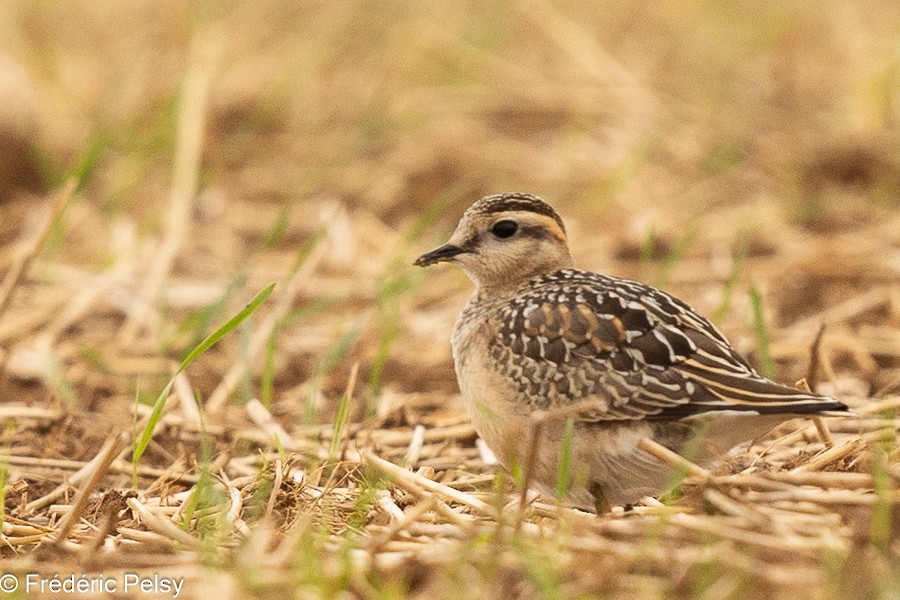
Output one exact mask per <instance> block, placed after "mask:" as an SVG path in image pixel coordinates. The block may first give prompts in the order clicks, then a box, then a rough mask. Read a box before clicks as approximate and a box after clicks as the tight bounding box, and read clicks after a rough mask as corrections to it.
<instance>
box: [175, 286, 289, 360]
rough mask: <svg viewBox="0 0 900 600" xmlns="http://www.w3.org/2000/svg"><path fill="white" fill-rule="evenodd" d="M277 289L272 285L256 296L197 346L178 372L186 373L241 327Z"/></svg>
mask: <svg viewBox="0 0 900 600" xmlns="http://www.w3.org/2000/svg"><path fill="white" fill-rule="evenodd" d="M274 289H275V284H274V283H270V284H269V285H268V286H267V287H266V288H265V289H264V290H262V291H261V292H259V293H258V294H256V297H254V298H253V300H251V301H250V303H249V304H247V306H245V307H244V308H243V309H242V310H241V311H240V312H239V313H238V314H236V315H234V316H233V317H231V318H230V319H229V320H228V322H227V323H225V324H224V325H222V326H221V327H219V328H218V329H216V330H215V331H213V332H212V333H211V334H209V335H208V336H206V339H204V340H203V341H202V342H200V343H199V344H197V347H196V348H194V349H193V350H191V352H190V353H189V354H188V355H187V357H186V358H185V359H184V360H183V361H181V366H179V367H178V372H179V373H180V372H181V371H184V370H185V369H186V368H187V367H188V365H189V364H191V363H192V362H194V360H195V359H196V358H197V357H198V356H200V355H201V354H203V353H204V352H206V351H207V350H208V349H209V348H210V347H211V346H212V345H213V344H215V343H216V342H218V341H219V340H221V339H222V338H223V337H225V336H226V335H228V333H229V332H230V331H231V330H232V329H234V328H235V327H237V326H238V325H240V324H241V323H242V322H243V321H244V319H246V318H247V317H249V316H250V315H251V314H252V313H253V311H255V310H256V309H257V308H259V305H260V304H262V303H263V302H265V301H266V300H267V299H268V297H269V296H270V295H272V290H274Z"/></svg>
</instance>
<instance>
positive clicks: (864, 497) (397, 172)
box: [0, 0, 900, 598]
mask: <svg viewBox="0 0 900 600" xmlns="http://www.w3.org/2000/svg"><path fill="white" fill-rule="evenodd" d="M895 4H896V3H892V2H879V1H876V0H867V1H866V2H861V3H855V4H841V3H832V4H821V3H809V4H792V3H783V2H761V3H760V2H753V3H750V2H735V3H705V4H698V5H696V6H687V5H684V4H683V3H675V2H659V3H653V4H652V7H653V8H639V7H636V6H632V5H631V4H630V3H619V2H598V3H594V4H593V5H592V6H590V7H586V6H583V5H582V4H581V3H574V2H571V3H569V2H566V3H550V2H546V1H544V0H529V1H528V2H523V3H508V4H507V3H494V4H491V5H483V4H480V3H468V4H463V3H446V4H435V5H428V4H424V3H416V2H402V1H396V2H387V3H380V2H379V3H375V2H359V3H354V4H352V5H348V4H342V3H332V4H328V5H326V4H319V3H308V4H289V3H280V2H269V1H264V2H253V3H226V4H220V5H210V4H204V3H199V2H185V3H179V2H144V3H123V4H121V5H119V4H110V3H106V2H98V1H97V0H80V1H78V2H75V3H55V4H54V3H36V2H32V1H30V0H11V1H8V2H6V4H5V6H4V10H3V11H2V12H0V30H2V31H4V32H5V34H4V38H3V39H4V42H3V44H4V46H3V47H0V100H2V106H3V107H4V108H3V109H2V111H0V215H2V218H0V241H2V244H3V250H2V253H0V267H2V268H3V270H4V274H3V281H2V283H0V316H2V319H0V366H2V373H0V390H2V404H0V421H2V422H3V423H4V434H3V439H2V445H0V476H2V477H0V479H2V480H3V482H4V485H3V486H2V489H3V498H4V502H5V511H4V514H3V529H2V542H3V548H2V553H3V557H4V558H3V564H2V569H0V570H4V571H10V572H14V573H17V574H20V575H21V574H24V573H27V572H39V573H42V574H44V575H45V576H48V577H49V576H52V575H53V574H59V575H60V576H67V575H68V574H72V573H75V574H81V573H87V574H92V573H93V574H96V573H101V572H102V573H105V574H106V575H108V576H109V575H115V574H121V573H123V572H125V571H136V572H141V573H147V574H153V573H159V574H162V575H166V576H174V577H185V578H186V583H185V588H184V591H183V592H182V595H181V596H179V597H188V598H195V597H209V594H217V597H221V598H246V597H261V598H262V597H265V598H269V597H272V598H276V597H278V598H280V597H285V596H289V595H293V596H295V597H301V598H307V597H309V598H318V597H329V598H336V597H341V598H344V597H362V598H391V597H397V598H425V597H433V596H437V597H467V598H474V597H549V598H557V597H558V598H569V597H575V598H589V597H625V596H626V595H627V596H629V597H640V598H655V597H673V596H675V597H698V598H749V597H771V596H780V597H791V598H796V597H810V598H830V597H833V598H839V597H841V598H842V597H848V596H853V597H872V598H876V597H879V598H880V597H893V596H891V594H895V593H896V592H893V591H892V590H895V589H896V586H898V585H900V567H898V564H900V527H898V524H900V457H898V450H897V445H896V442H897V428H898V426H900V420H898V414H900V413H898V407H900V395H898V393H900V391H898V390H900V201H898V198H900V145H898V142H897V140H898V139H900V135H898V134H900V132H898V122H900V91H898V90H900V78H898V73H900V70H898V69H900V65H898V55H897V51H896V48H897V44H898V41H900V30H898V27H897V23H900V8H898V7H897V6H896V5H895ZM503 190H520V191H530V192H534V193H538V194H540V195H543V196H544V197H546V198H547V199H548V200H550V201H551V202H552V203H554V205H556V206H557V207H558V208H559V209H560V211H561V212H562V213H563V216H564V218H566V220H567V223H568V225H569V229H570V235H571V238H572V241H573V251H574V254H575V257H576V262H577V263H579V264H580V265H581V266H585V267H589V268H594V269H597V270H602V271H605V272H610V273H614V274H617V275H621V276H626V277H633V278H639V279H642V280H644V281H648V282H651V283H656V284H659V285H663V286H664V287H665V288H666V289H667V290H669V291H672V292H673V293H675V294H677V295H679V296H680V297H682V298H684V299H686V300H688V301H689V302H690V303H691V304H692V305H694V306H695V307H696V308H697V309H699V310H700V311H701V312H703V313H705V314H707V315H711V316H714V318H715V320H716V321H717V323H718V324H719V325H721V327H722V328H723V329H724V330H725V331H726V332H727V333H728V335H729V336H730V337H731V338H732V339H733V340H734V341H735V343H736V345H738V347H739V348H740V349H742V350H743V351H745V352H746V353H747V354H748V355H749V356H750V357H751V360H753V361H755V362H756V363H757V364H759V365H762V366H763V368H771V369H772V370H773V374H774V376H775V377H776V378H777V379H779V380H782V381H788V382H792V381H796V380H799V379H800V378H802V377H806V379H807V381H808V382H810V384H811V385H813V387H816V388H817V389H818V390H819V391H823V392H828V393H831V394H834V395H837V396H838V397H839V398H841V399H842V400H845V401H846V402H847V403H848V404H850V405H852V406H853V407H854V408H855V409H856V410H857V411H858V412H859V413H860V417H859V418H854V419H842V420H829V421H828V422H827V425H828V428H829V430H830V433H831V436H832V437H833V443H829V444H826V443H823V441H822V439H821V435H820V434H819V433H818V432H817V428H816V427H815V426H814V424H813V423H811V422H803V421H795V422H790V423H787V424H785V425H783V426H782V427H781V428H779V429H778V430H776V431H775V432H772V433H771V434H770V435H768V436H767V437H766V438H765V439H762V440H758V441H757V442H755V443H754V444H751V445H749V446H748V447H745V448H741V449H740V450H739V451H738V452H736V453H735V454H734V455H733V456H731V457H729V458H728V459H727V460H726V461H725V462H723V464H721V465H719V466H717V467H716V468H715V469H714V470H713V471H712V472H711V473H706V472H703V471H702V470H699V471H698V470H696V469H694V468H693V467H692V466H691V465H688V464H685V463H684V462H683V461H681V460H679V459H678V458H677V457H666V459H667V460H672V461H673V464H675V465H678V466H680V467H681V468H683V469H688V470H689V471H688V472H690V473H692V474H691V475H690V477H688V478H687V479H686V480H685V481H684V482H683V484H684V485H683V486H682V490H681V491H682V493H680V494H677V495H672V496H670V497H667V498H664V499H663V500H664V501H663V502H662V503H661V502H658V501H655V500H653V499H647V501H646V502H645V504H644V505H643V506H640V507H637V508H635V510H633V511H629V512H613V513H611V514H608V515H603V516H600V517H598V516H596V515H589V514H584V513H580V512H578V511H574V510H571V509H568V508H565V507H560V506H557V505H556V504H554V503H553V502H552V499H546V498H536V497H534V496H533V495H532V494H524V495H520V493H519V491H518V488H517V486H516V485H515V483H514V482H511V481H509V480H508V478H506V477H505V476H503V475H502V474H498V473H497V472H496V470H495V468H494V467H492V466H491V465H490V462H491V457H490V455H489V452H487V451H486V450H485V449H484V448H483V447H482V446H481V445H480V444H479V443H477V441H476V439H475V434H474V431H473V429H472V428H471V425H470V424H469V422H468V419H467V418H466V416H465V414H464V413H463V411H462V408H461V406H460V404H459V402H458V400H457V396H456V384H455V380H454V377H453V371H452V365H451V362H450V356H449V349H448V344H447V336H448V333H449V330H450V327H451V324H452V321H453V318H454V317H455V314H456V312H457V311H458V309H459V307H460V306H461V305H462V303H463V302H464V299H465V297H466V295H467V293H468V291H469V285H468V282H467V281H466V280H465V279H464V277H463V276H462V275H461V274H459V273H456V272H453V271H450V270H435V271H429V272H427V273H426V272H424V271H418V270H414V269H413V268H412V267H410V266H408V265H409V264H410V263H411V261H412V260H413V258H414V257H415V256H416V255H417V253H420V252H422V251H424V250H426V249H428V248H430V247H432V246H433V245H434V244H436V243H438V242H440V241H442V240H443V238H444V237H445V236H446V235H447V234H448V233H449V230H450V228H451V227H452V226H453V224H454V222H455V220H456V218H457V217H458V215H459V214H460V212H461V211H462V210H463V209H464V207H465V206H467V205H468V203H469V202H471V201H472V200H473V199H474V198H476V197H478V196H479V195H481V194H483V193H488V192H495V191H503ZM272 281H275V282H277V283H278V286H277V287H276V291H275V293H274V294H273V296H272V298H270V299H269V301H268V302H267V303H266V304H265V305H264V306H263V307H262V308H261V309H260V310H258V311H257V312H256V313H254V314H253V315H252V316H251V317H250V319H249V320H247V321H245V322H244V323H243V324H242V325H241V326H240V327H239V328H238V329H237V330H235V331H234V332H232V333H231V335H230V336H228V337H227V338H225V339H224V340H223V341H221V342H220V343H219V344H217V345H216V346H214V347H213V348H211V349H210V350H208V351H207V352H205V353H204V354H203V355H202V356H200V358H199V359H198V360H197V361H196V362H195V363H194V364H192V365H191V366H190V367H189V368H188V369H187V370H186V371H185V372H183V373H181V374H179V375H178V376H177V377H176V380H175V384H174V386H173V388H172V390H173V393H172V395H171V397H170V398H169V399H168V402H167V403H166V405H165V408H164V412H163V416H162V418H161V421H160V424H159V425H158V426H157V427H156V430H155V432H154V435H153V438H152V441H151V443H150V445H149V446H148V449H147V451H146V453H145V454H144V455H143V457H142V458H141V460H140V462H139V464H138V465H137V469H136V471H135V470H133V467H132V464H131V460H130V457H131V451H132V447H133V440H132V435H133V433H134V427H135V425H134V424H135V423H137V424H138V425H141V424H143V423H146V422H147V419H148V415H149V413H150V406H149V404H150V403H152V401H153V399H154V398H155V397H156V395H157V394H158V393H159V392H160V390H162V389H163V387H164V385H165V383H166V381H167V380H168V379H169V377H171V376H172V375H173V374H174V373H175V372H176V369H177V367H178V364H179V362H180V361H181V360H182V359H183V358H184V357H185V355H186V354H187V353H188V352H189V351H190V350H191V348H193V347H194V346H196V344H197V343H198V342H200V340H202V339H203V338H204V337H205V336H206V335H208V334H209V333H210V332H211V331H213V330H214V329H215V328H216V327H217V326H218V325H219V324H221V323H222V322H224V321H226V320H227V319H228V318H229V316H231V315H232V314H234V313H235V312H236V311H237V310H238V309H239V308H240V307H241V306H242V305H243V304H244V303H245V302H247V301H248V300H249V299H250V298H251V297H252V296H253V295H254V293H256V292H257V291H259V290H260V289H262V288H264V287H265V286H266V285H267V284H269V283H270V282H272ZM754 290H755V291H756V292H757V293H758V298H759V300H760V302H759V306H761V307H762V311H761V312H758V314H757V315H756V317H757V319H756V322H755V321H754V306H755V305H754V302H753V301H752V298H753V294H751V293H750V292H751V291H754ZM823 323H824V324H825V325H826V329H825V331H824V333H823V334H822V336H821V339H820V340H818V342H817V343H815V344H814V340H816V339H817V338H816V334H817V331H819V327H820V325H821V324H823ZM811 348H814V350H813V351H812V352H811ZM811 363H812V364H815V365H817V366H816V367H815V368H813V369H811V370H809V365H810V364H811ZM651 450H652V449H651ZM142 597H144V596H142Z"/></svg>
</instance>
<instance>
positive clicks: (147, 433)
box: [131, 283, 275, 468]
mask: <svg viewBox="0 0 900 600" xmlns="http://www.w3.org/2000/svg"><path fill="white" fill-rule="evenodd" d="M273 289H275V284H274V283H271V284H269V285H268V286H267V287H266V288H265V289H263V290H262V291H261V292H259V293H258V294H256V296H255V297H254V298H253V300H251V301H250V303H249V304H247V306H245V307H244V308H243V309H242V310H241V311H240V312H238V313H237V314H236V315H235V316H233V317H232V318H230V319H229V320H228V322H227V323H225V324H224V325H222V326H221V327H219V328H218V329H216V330H215V331H214V332H212V333H211V334H210V335H209V336H207V337H206V339H205V340H203V341H202V342H200V343H199V344H198V345H197V347H196V348H194V349H193V350H191V352H190V353H188V355H187V357H186V358H185V359H184V360H183V361H181V365H180V366H179V367H178V370H177V371H176V372H175V375H173V376H172V378H171V379H170V380H169V383H167V384H166V387H164V388H163V391H162V392H160V394H159V396H158V397H157V398H156V402H154V403H153V410H152V411H151V412H150V418H149V419H148V420H147V425H146V426H145V427H144V430H143V431H142V432H141V437H140V439H139V440H138V442H137V444H136V445H135V447H134V452H133V454H132V459H131V460H132V464H133V465H137V463H138V461H140V459H141V456H143V455H144V452H145V451H146V450H147V446H148V445H149V444H150V438H151V437H152V436H153V432H154V430H155V429H156V425H157V423H159V419H160V417H162V411H163V407H164V406H165V404H166V398H168V397H169V392H171V391H172V386H173V385H175V378H176V377H177V376H178V374H179V373H181V372H182V371H184V370H185V369H186V368H187V367H188V365H190V364H191V363H192V362H194V360H195V359H196V358H197V357H198V356H200V355H201V354H203V353H204V352H205V351H206V350H208V349H209V348H210V347H211V346H212V345H213V344H215V343H216V342H218V341H219V340H221V339H222V338H223V337H224V336H225V335H227V334H228V332H230V331H231V330H232V329H234V328H235V327H237V326H238V325H240V324H241V323H242V322H243V321H244V319H246V318H247V317H249V316H250V315H251V314H252V313H253V311H255V310H256V309H257V308H259V306H260V304H262V303H263V302H265V301H266V299H267V298H268V297H269V296H270V295H271V294H272V290H273ZM135 468H136V466H135Z"/></svg>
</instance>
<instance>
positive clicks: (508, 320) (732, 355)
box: [415, 194, 847, 510]
mask: <svg viewBox="0 0 900 600" xmlns="http://www.w3.org/2000/svg"><path fill="white" fill-rule="evenodd" d="M440 262H450V263H453V264H455V265H457V266H458V267H460V268H461V269H462V270H463V271H465V273H466V274H467V275H468V276H469V278H471V280H472V281H473V282H474V283H475V291H474V293H473V294H472V296H471V298H469V301H468V302H467V303H466V305H465V307H464V308H463V310H462V312H461V313H460V315H459V318H458V319H457V321H456V325H455V326H454V328H453V334H452V337H451V342H452V347H453V360H454V364H455V367H456V375H457V379H458V381H459V388H460V391H461V392H462V397H463V401H464V404H465V407H466V410H467V411H468V413H469V415H470V416H471V418H472V421H473V423H474V425H475V429H476V431H477V432H478V435H479V436H481V437H482V438H483V439H484V441H485V442H486V443H487V444H488V446H489V447H490V448H491V449H492V450H493V451H494V453H495V454H496V456H497V458H498V460H499V461H500V463H501V464H502V465H503V466H504V467H505V468H507V469H509V468H510V467H511V466H512V465H513V464H515V463H518V465H520V466H521V467H523V468H524V467H525V465H526V461H527V459H528V458H529V451H530V449H531V442H532V441H531V440H530V439H529V431H531V430H532V425H533V423H534V422H535V415H542V416H543V420H542V425H541V427H540V428H539V429H537V431H539V439H537V440H536V442H537V452H536V454H535V455H534V456H533V464H532V465H531V467H532V468H531V471H530V473H529V477H530V481H531V482H532V483H533V484H534V485H535V486H536V487H537V488H538V489H539V490H540V491H541V492H543V493H545V494H548V495H550V496H553V495H555V494H556V491H557V485H558V479H559V466H560V458H561V456H562V454H563V448H564V445H566V444H568V445H569V447H568V453H569V457H570V458H569V461H568V462H569V468H568V477H569V481H568V482H565V485H564V488H565V489H566V490H567V491H566V495H565V498H564V501H566V502H568V503H570V504H572V505H574V506H578V507H581V508H593V509H598V510H599V509H603V508H606V507H608V506H610V505H625V504H633V503H636V502H638V501H639V500H640V498H642V497H643V496H648V495H650V496H652V495H657V494H659V493H660V492H661V491H662V490H663V489H664V488H665V486H666V484H667V483H668V482H669V481H670V478H671V476H672V472H671V469H670V468H669V467H668V466H667V465H666V464H665V463H663V462H662V461H660V460H658V459H657V458H655V457H654V456H652V455H650V454H648V453H646V452H645V451H643V450H642V449H641V448H639V447H638V444H639V443H640V441H641V439H643V438H649V439H651V440H653V441H656V442H658V443H659V444H662V445H663V446H665V447H667V448H669V449H671V450H674V451H676V452H680V451H683V450H684V449H685V447H686V445H688V444H690V447H691V449H692V452H691V455H690V458H692V459H694V460H697V461H700V462H704V461H709V460H712V459H715V458H717V457H721V456H722V455H723V454H724V453H725V452H727V451H728V450H729V449H730V448H732V447H733V446H735V445H737V444H739V443H741V442H744V441H747V440H750V439H753V438H755V437H758V436H759V435H761V434H763V433H765V432H766V431H768V430H769V429H771V428H772V427H774V426H775V425H777V424H779V423H781V422H783V421H785V420H787V419H790V418H792V417H794V416H797V415H817V414H827V413H829V412H831V411H846V410H847V407H846V406H845V405H844V404H842V403H841V402H838V401H837V400H834V399H832V398H828V397H824V396H818V395H815V394H809V393H805V392H803V391H800V390H798V389H795V388H792V387H788V386H784V385H780V384H778V383H775V382H773V381H770V380H769V379H766V378H765V377H763V376H762V375H760V374H759V373H757V372H756V371H755V370H754V369H753V368H752V367H751V366H750V365H749V364H748V363H747V361H746V360H744V359H743V358H742V357H741V356H740V355H739V354H738V353H737V352H736V351H735V349H734V348H733V347H732V346H731V344H730V343H729V342H728V340H727V339H725V337H724V336H723V335H722V334H721V333H720V332H719V331H718V330H717V329H716V328H715V326H713V325H712V323H710V322H709V321H708V320H706V319H705V318H703V317H702V316H700V315H699V314H697V313H696V312H695V311H694V310H693V309H692V308H691V307H689V306H688V305H687V304H685V303H684V302H681V301H680V300H678V299H677V298H674V297H672V296H670V295H669V294H667V293H665V292H663V291H660V290H658V289H656V288H653V287H651V286H648V285H644V284H642V283H638V282H635V281H629V280H625V279H618V278H616V277H610V276H608V275H601V274H599V273H593V272H590V271H582V270H579V269H575V268H573V266H572V259H571V257H570V255H569V248H568V241H567V237H566V231H565V226H564V225H563V222H562V219H560V217H559V215H557V213H556V211H554V210H553V208H551V207H550V205H548V204H547V203H546V202H544V201H543V200H541V199H540V198H537V197H535V196H531V195H528V194H501V195H495V196H487V197H485V198H482V199H481V200H478V201H477V202H475V204H473V205H472V206H471V207H470V208H469V209H468V210H466V212H465V213H464V214H463V216H462V219H461V220H460V222H459V225H458V226H457V227H456V231H455V232H454V233H453V235H452V236H451V238H450V240H449V241H448V243H446V244H444V245H443V246H440V247H439V248H436V249H434V250H432V251H431V252H428V253H426V254H424V255H422V256H421V257H419V258H418V259H417V260H416V262H415V264H416V265H419V266H423V267H424V266H428V265H432V264H435V263H440ZM570 420H571V422H572V423H573V425H572V426H571V429H569V431H571V434H570V435H567V434H566V431H567V422H568V421H570Z"/></svg>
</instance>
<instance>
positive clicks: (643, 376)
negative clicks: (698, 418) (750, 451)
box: [491, 269, 846, 420]
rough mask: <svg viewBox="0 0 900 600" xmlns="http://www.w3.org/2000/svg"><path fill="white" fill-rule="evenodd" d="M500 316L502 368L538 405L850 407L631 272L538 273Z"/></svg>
mask: <svg viewBox="0 0 900 600" xmlns="http://www.w3.org/2000/svg"><path fill="white" fill-rule="evenodd" d="M499 322H500V326H499V328H498V331H497V335H496V338H495V344H494V345H493V347H492V350H491V351H492V356H493V358H494V359H495V364H497V365H498V368H500V369H501V370H502V371H503V372H504V375H506V376H507V377H508V378H509V379H511V380H512V381H514V382H516V385H517V386H518V388H519V391H520V393H521V394H522V396H523V397H525V398H528V399H529V400H530V402H531V403H532V404H533V405H535V406H536V407H539V408H545V409H546V408H560V407H567V406H572V405H573V404H574V403H579V405H581V406H583V407H584V408H583V409H581V410H579V413H578V417H579V419H581V420H621V419H678V418H685V417H690V416H692V415H697V414H699V413H704V412H709V411H720V410H729V411H752V412H755V413H759V414H765V413H805V412H818V411H823V410H842V409H844V408H846V407H844V405H842V404H841V403H839V402H837V401H835V400H832V399H830V398H824V397H820V396H814V395H810V394H804V393H803V392H801V391H799V390H796V389H793V388H790V387H786V386H782V385H779V384H776V383H774V382H771V381H769V380H768V379H765V378H764V377H762V376H760V375H759V374H757V373H756V372H755V371H754V370H753V369H752V368H751V367H750V365H748V364H747V362H746V361H745V360H744V359H743V358H741V357H740V356H739V355H738V354H737V353H736V352H735V351H734V350H733V349H732V347H731V345H730V344H729V343H728V341H727V340H726V339H725V338H724V336H722V334H721V333H719V331H718V330H717V329H716V328H715V327H714V326H713V325H712V324H711V323H710V322H709V321H707V320H706V319H704V318H703V317H701V316H700V315H698V314H697V313H695V312H694V311H693V310H692V309H691V308H690V307H688V306H687V305H686V304H684V303H683V302H681V301H679V300H677V299H675V298H673V297H671V296H669V295H668V294H666V293H664V292H661V291H660V290H657V289H654V288H651V287H648V286H645V285H643V284H640V283H637V282H633V281H628V280H622V279H617V278H613V277H607V276H603V275H599V274H596V273H590V272H585V271H577V270H569V269H566V270H562V271H558V272H556V273H553V274H550V275H545V276H543V277H541V278H540V279H538V280H536V281H532V282H530V284H529V286H528V288H527V291H525V292H523V293H522V294H520V295H519V296H517V297H516V299H515V300H513V301H512V302H510V303H509V304H508V305H506V306H505V307H503V309H502V310H501V314H500V320H499Z"/></svg>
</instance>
